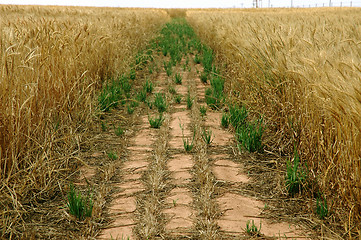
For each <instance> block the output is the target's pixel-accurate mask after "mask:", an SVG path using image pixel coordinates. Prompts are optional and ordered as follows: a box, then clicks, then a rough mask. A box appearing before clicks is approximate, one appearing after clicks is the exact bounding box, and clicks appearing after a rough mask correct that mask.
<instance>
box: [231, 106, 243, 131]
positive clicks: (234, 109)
mask: <svg viewBox="0 0 361 240" xmlns="http://www.w3.org/2000/svg"><path fill="white" fill-rule="evenodd" d="M247 117H248V111H247V109H246V107H245V106H243V105H242V107H239V106H238V105H234V106H230V108H229V122H230V123H231V124H232V125H233V127H234V128H235V129H237V128H238V127H239V126H242V125H244V124H246V121H247Z"/></svg>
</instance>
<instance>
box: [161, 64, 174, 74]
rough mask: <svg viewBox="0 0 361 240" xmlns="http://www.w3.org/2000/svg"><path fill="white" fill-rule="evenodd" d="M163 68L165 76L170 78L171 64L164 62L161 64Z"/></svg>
mask: <svg viewBox="0 0 361 240" xmlns="http://www.w3.org/2000/svg"><path fill="white" fill-rule="evenodd" d="M163 66H164V70H165V72H166V73H167V76H168V77H170V76H171V75H172V72H173V70H172V67H173V64H172V62H171V61H169V62H168V63H166V62H163Z"/></svg>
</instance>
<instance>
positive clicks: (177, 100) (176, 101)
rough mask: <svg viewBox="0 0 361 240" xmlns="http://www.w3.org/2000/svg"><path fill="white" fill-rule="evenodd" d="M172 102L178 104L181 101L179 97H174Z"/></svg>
mask: <svg viewBox="0 0 361 240" xmlns="http://www.w3.org/2000/svg"><path fill="white" fill-rule="evenodd" d="M174 101H175V103H177V104H180V103H181V101H182V96H181V95H176V96H175V97H174Z"/></svg>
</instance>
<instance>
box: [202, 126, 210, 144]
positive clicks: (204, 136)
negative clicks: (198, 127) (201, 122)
mask: <svg viewBox="0 0 361 240" xmlns="http://www.w3.org/2000/svg"><path fill="white" fill-rule="evenodd" d="M202 139H203V141H204V142H205V143H206V144H207V145H210V144H211V143H212V141H213V140H212V131H211V130H210V129H208V130H206V129H202Z"/></svg>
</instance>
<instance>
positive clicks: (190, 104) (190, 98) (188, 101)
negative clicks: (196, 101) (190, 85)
mask: <svg viewBox="0 0 361 240" xmlns="http://www.w3.org/2000/svg"><path fill="white" fill-rule="evenodd" d="M192 106H193V98H192V97H191V94H190V93H189V92H188V95H187V109H191V108H192Z"/></svg>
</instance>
